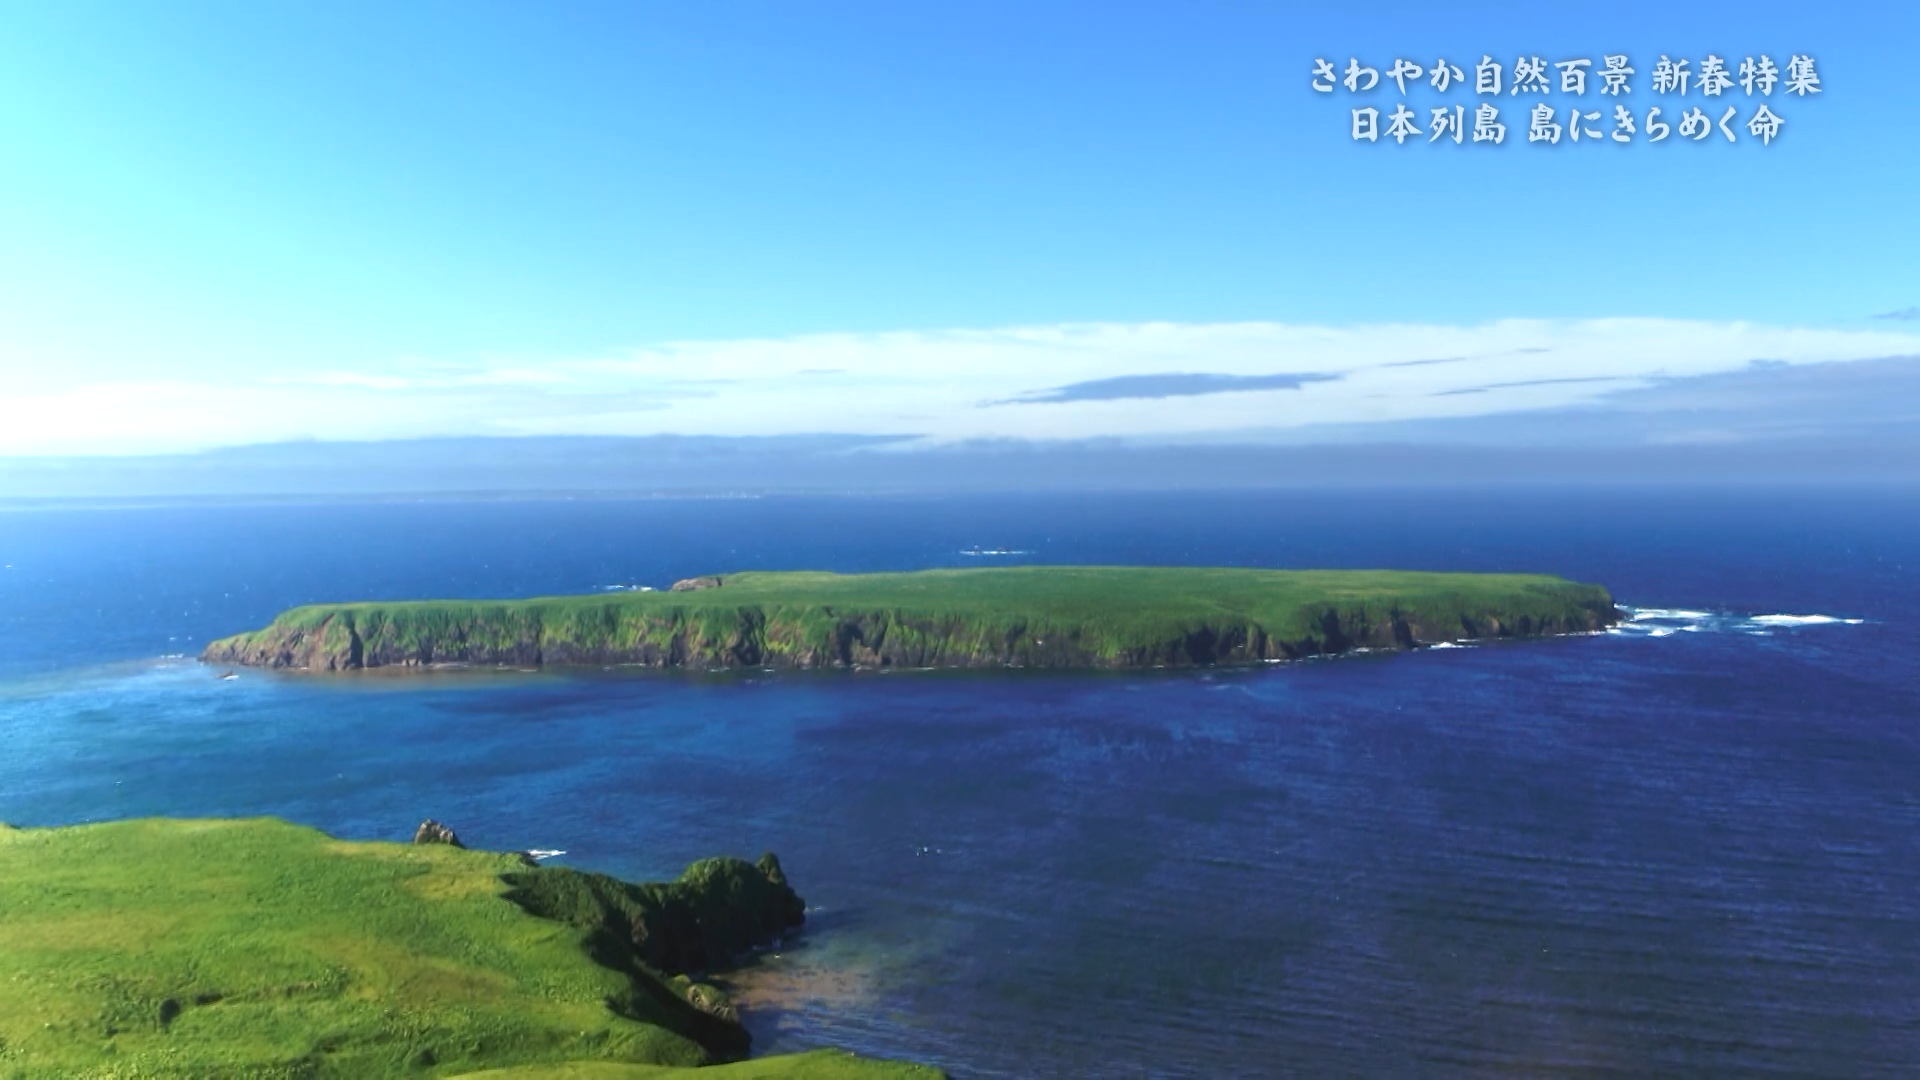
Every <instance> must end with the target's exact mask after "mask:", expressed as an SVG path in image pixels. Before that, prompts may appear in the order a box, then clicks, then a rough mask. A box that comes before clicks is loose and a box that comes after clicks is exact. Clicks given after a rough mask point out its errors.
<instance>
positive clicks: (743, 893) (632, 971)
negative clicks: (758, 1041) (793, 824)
mask: <svg viewBox="0 0 1920 1080" xmlns="http://www.w3.org/2000/svg"><path fill="white" fill-rule="evenodd" d="M505 881H506V884H507V885H508V890H507V893H506V898H507V899H508V900H511V901H512V902H514V903H515V904H518V905H519V906H520V907H521V908H523V909H525V910H526V911H527V912H528V913H529V914H532V915H536V916H539V917H540V918H544V919H552V920H555V921H557V922H561V923H565V924H567V925H569V926H572V927H574V928H575V929H578V930H580V931H583V932H584V934H585V945H586V949H587V953H588V955H589V956H591V957H592V958H593V960H594V962H595V963H597V964H600V965H601V966H602V967H606V968H610V969H612V970H614V971H617V972H620V973H621V974H623V975H625V976H627V979H628V990H627V992H626V993H625V994H623V995H621V996H619V997H618V998H616V999H614V1000H611V1001H609V1002H608V1005H609V1006H610V1007H612V1008H613V1009H614V1010H615V1011H617V1012H620V1013H622V1014H624V1015H627V1016H630V1017H632V1018H634V1019H641V1020H645V1021H647V1022H650V1023H657V1024H662V1025H663V1026H667V1027H670V1028H671V1029H672V1030H675V1031H678V1032H679V1033H680V1034H682V1035H685V1036H687V1037H688V1038H691V1039H693V1040H694V1041H696V1042H698V1043H700V1044H701V1045H702V1046H704V1047H706V1048H707V1050H708V1051H709V1052H711V1053H713V1054H714V1055H715V1056H716V1057H717V1058H718V1059H720V1060H723V1061H724V1060H731V1059H735V1058H739V1057H743V1056H745V1054H746V1051H747V1047H748V1038H747V1032H746V1029H745V1028H742V1027H741V1026H740V1024H739V1016H738V1014H737V1013H736V1012H735V1011H734V1009H733V1007H732V1005H731V1004H730V1003H729V1002H728V1001H727V999H726V995H725V994H723V993H721V992H720V991H718V990H716V989H714V988H713V987H710V986H706V985H703V984H701V983H698V982H695V981H693V979H692V978H691V976H693V975H697V974H699V973H701V972H705V971H709V970H713V969H716V968H721V967H725V966H727V965H728V964H730V963H732V962H733V961H735V960H738V959H739V958H740V957H741V956H743V955H744V954H746V953H747V952H749V951H750V950H753V949H756V948H759V947H762V946H766V945H771V944H774V943H776V942H778V941H779V940H780V939H781V938H782V937H783V936H785V935H786V934H788V933H790V932H792V931H794V930H796V929H798V928H799V927H800V926H801V925H802V924H803V923H805V922H806V904H805V902H804V901H802V900H801V899H800V896H799V894H798V893H795V892H794V891H793V887H792V886H791V885H789V884H788V883H787V877H786V874H785V873H784V872H783V871H782V870H781V868H780V861H779V860H778V859H777V858H775V857H774V856H773V854H772V853H771V852H769V853H767V854H765V855H762V856H761V857H760V859H759V861H758V862H752V863H750V862H747V861H745V860H743V859H728V858H719V859H702V860H701V861H699V862H697V863H694V864H693V865H692V866H689V867H688V868H687V870H686V872H685V873H684V874H682V875H681V876H680V879H679V880H678V881H672V882H664V883H656V884H632V883H629V882H625V881H621V880H619V879H617V878H612V877H608V876H607V875H605V874H595V873H588V872H584V871H579V870H571V869H566V868H561V867H542V868H538V869H530V870H527V871H525V872H521V873H511V874H507V875H505Z"/></svg>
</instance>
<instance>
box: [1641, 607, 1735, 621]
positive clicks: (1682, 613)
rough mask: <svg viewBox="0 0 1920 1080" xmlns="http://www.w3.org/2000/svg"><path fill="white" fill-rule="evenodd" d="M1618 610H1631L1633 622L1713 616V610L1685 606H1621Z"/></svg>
mask: <svg viewBox="0 0 1920 1080" xmlns="http://www.w3.org/2000/svg"><path fill="white" fill-rule="evenodd" d="M1620 610H1622V611H1630V612H1632V613H1633V614H1632V615H1631V616H1630V619H1631V621H1633V622H1649V621H1655V620H1663V619H1666V620H1673V619H1708V618H1712V617H1713V612H1711V611H1689V610H1687V609H1686V608H1657V607H1656V608H1636V607H1622V608H1621V609H1620Z"/></svg>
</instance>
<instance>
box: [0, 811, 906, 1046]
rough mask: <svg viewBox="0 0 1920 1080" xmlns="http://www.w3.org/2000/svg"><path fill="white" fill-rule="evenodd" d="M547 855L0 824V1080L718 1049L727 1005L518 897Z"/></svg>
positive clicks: (188, 825) (319, 838) (296, 833)
mask: <svg viewBox="0 0 1920 1080" xmlns="http://www.w3.org/2000/svg"><path fill="white" fill-rule="evenodd" d="M696 865H697V866H698V865H699V864H696ZM544 873H546V871H541V870H529V869H528V868H527V867H526V866H525V865H524V864H523V863H522V862H521V861H520V860H519V859H518V858H517V857H515V856H507V855H498V854H492V853H487V852H477V851H465V850H460V849H456V848H451V847H445V846H413V845H403V844H383V843H346V842H341V841H336V840H333V839H331V838H329V837H327V836H326V835H325V834H322V833H320V832H317V831H315V830H312V829H306V828H301V827H298V826H294V825H289V824H287V823H285V822H281V821H277V820H272V819H250V820H235V821H225V820H221V821H176V820H140V821H122V822H114V823H109V824H101V825H84V826H72V827H67V828H59V829H26V830H20V829H9V828H6V827H4V826H0V1077H43V1076H78V1077H101V1078H107V1077H127V1078H132V1077H182V1078H184V1077H195V1078H220V1077H234V1078H239V1077H248V1078H255V1077H260V1078H274V1077H382V1076H452V1075H463V1074H470V1073H474V1072H479V1071H482V1070H485V1069H493V1068H502V1067H516V1068H517V1069H518V1071H512V1072H509V1073H506V1074H505V1075H509V1076H581V1077H589V1076H592V1077H598V1076H603V1075H604V1076H608V1077H614V1076H627V1075H632V1076H657V1075H662V1074H663V1073H667V1072H679V1071H681V1070H679V1069H677V1068H675V1069H664V1068H661V1067H666V1066H675V1067H678V1066H689V1065H697V1064H702V1063H705V1062H707V1061H709V1060H710V1059H711V1057H712V1055H711V1054H710V1052H709V1051H708V1050H707V1049H705V1048H703V1046H702V1044H701V1042H699V1041H696V1038H695V1037H689V1035H688V1034H685V1033H684V1032H692V1033H693V1034H694V1035H695V1036H698V1035H700V1034H701V1028H700V1025H701V1024H702V1023H706V1024H714V1023H718V1021H716V1020H714V1018H713V1017H711V1016H708V1015H706V1014H704V1013H701V1012H699V1011H698V1010H696V1009H694V1008H693V1007H692V1006H690V1005H687V1004H686V1003H685V1002H684V1001H683V1000H682V999H681V998H680V997H678V996H676V995H675V994H672V993H668V994H661V993H651V994H648V993H636V992H635V977H634V975H633V973H632V972H629V971H622V970H618V969H615V968H610V967H607V966H603V965H601V964H597V963H595V962H594V961H593V959H591V958H590V956H589V949H588V939H589V937H590V936H591V934H590V933H589V932H588V931H587V930H584V929H583V928H582V927H581V926H580V925H575V924H572V923H568V922H563V921H556V920H553V919H546V918H540V917H537V916H536V915H534V914H530V913H529V912H528V911H527V910H523V908H522V907H521V906H519V905H517V904H516V903H514V902H512V901H510V900H508V899H507V898H506V897H505V896H504V893H505V892H506V891H507V889H508V885H507V882H506V881H505V880H504V877H505V876H507V875H511V876H513V877H514V878H516V879H517V880H520V881H521V882H523V887H524V882H526V881H529V880H537V878H538V876H539V875H541V874H544ZM560 874H561V875H563V880H574V879H577V878H585V877H590V875H577V874H573V873H572V872H560ZM634 888H637V889H644V888H654V889H666V890H667V892H663V893H659V894H657V895H658V896H672V895H677V894H675V893H673V892H672V887H669V886H655V887H644V886H635V887H634ZM649 895H656V894H649ZM668 983H669V985H676V986H678V987H679V988H680V989H684V986H685V980H684V979H681V980H669V981H668ZM615 1007H617V1008H619V1009H620V1010H621V1011H619V1012H616V1011H615ZM622 1013H625V1015H622ZM593 1062H601V1063H609V1064H610V1066H611V1071H605V1072H601V1071H594V1070H593V1069H590V1068H588V1064H589V1063H593ZM743 1065H744V1067H728V1068H725V1069H722V1070H721V1071H719V1072H718V1073H717V1075H720V1076H728V1075H737V1076H751V1077H762V1076H764V1077H769V1078H772V1077H821V1078H827V1077H848V1078H865V1077H895V1076H901V1077H904V1076H927V1075H937V1074H933V1073H931V1072H925V1071H916V1070H913V1069H912V1068H910V1067H908V1066H902V1065H896V1064H893V1063H886V1062H872V1061H865V1060H862V1059H858V1058H853V1057H851V1056H847V1055H801V1056H797V1057H781V1058H767V1059H760V1060H754V1061H750V1062H746V1063H743ZM626 1066H650V1067H651V1068H648V1069H644V1070H639V1071H631V1072H628V1071H621V1070H622V1069H623V1068H624V1067H626ZM518 1067H524V1068H518ZM562 1067H564V1068H562ZM569 1069H570V1070H574V1071H567V1070H569Z"/></svg>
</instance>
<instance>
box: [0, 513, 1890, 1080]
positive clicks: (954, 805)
mask: <svg viewBox="0 0 1920 1080" xmlns="http://www.w3.org/2000/svg"><path fill="white" fill-rule="evenodd" d="M976 548H987V549H1003V550H1014V551H1021V552H1026V553H1028V554H1024V555H1018V556H998V557H986V556H966V555H962V554H960V553H961V552H962V551H964V550H968V549H976ZM986 562H999V563H1005V562H1050V563H1152V564H1225V565H1248V566H1277V567H1306V566H1324V567H1372V566H1392V567H1407V568H1421V569H1447V570H1531V571H1544V572H1551V573H1558V574H1563V575H1566V576H1568V577H1573V578H1577V579H1581V580H1590V581H1598V582H1602V583H1604V584H1606V585H1608V586H1609V587H1610V588H1612V589H1613V591H1614V593H1615V595H1616V597H1617V598H1618V599H1619V600H1620V601H1621V602H1622V603H1624V604H1628V605H1633V606H1635V607H1636V608H1639V609H1642V610H1643V617H1642V618H1641V619H1640V620H1639V621H1638V622H1637V623H1635V624H1634V628H1633V629H1632V630H1631V631H1630V632H1622V633H1616V634H1610V635H1602V636H1591V637H1579V638H1567V639H1558V640H1551V641H1539V642H1526V643H1517V644H1508V645H1489V646H1485V647H1478V648H1463V649H1444V650H1430V651H1423V652H1420V653H1417V654H1412V655H1399V656H1368V657H1359V658H1349V659H1340V660H1332V661H1315V662H1309V663H1301V664H1294V665H1279V666H1273V667H1266V668H1260V669H1257V670H1244V669H1242V670H1221V671H1213V672H1186V673H1165V672H1159V673H1152V672H1149V673H1136V674H1128V675H1078V674H1059V673H1045V674H1034V673H1028V674H1018V673H1004V674H1003V673H984V674H983V673H965V674H959V673H911V672H902V673H888V674H884V675H883V674H853V673H813V674H782V675H770V674H765V673H749V674H734V675H724V676H683V675H651V674H639V675H614V674H601V673H584V674H573V675H555V674H537V675H524V674H523V675H509V674H473V675H446V676H435V677H416V678H394V677H386V678H376V677H361V678H334V679H327V678H311V677H308V678H302V677H286V676H271V675H266V674H261V673H255V672H243V673H242V677H241V678H240V679H238V680H235V681H231V682H223V681H220V680H219V679H218V678H217V673H216V672H212V671H209V670H206V669H203V668H202V667H200V666H199V665H198V664H195V663H193V662H192V661H191V660H187V659H171V660H170V659H164V658H165V657H167V656H169V655H173V654H185V655H187V656H191V655H192V654H194V653H197V651H198V650H199V648H200V647H201V646H202V645H204V643H205V642H206V641H207V640H208V639H209V638H211V637H215V636H219V635H222V634H225V633H229V632H233V631H235V630H238V629H243V628H249V627H253V626H256V625H259V624H261V623H264V622H265V621H266V620H268V619H269V618H271V617H272V616H273V615H274V614H275V613H276V612H278V611H279V610H281V609H283V608H285V607H288V606H291V605H294V604H298V603H303V602H308V601H321V600H339V599H360V598H381V597H395V598H397V597H417V596H475V597H478V596H527V595H537V594H549V593H563V592H582V591H590V590H595V589H599V588H601V587H603V586H606V585H610V584H616V583H642V584H654V585H663V584H666V583H667V582H670V581H672V580H673V579H675V578H678V577H685V576H689V575H692V574H697V573H708V572H715V571H722V572H724V571H731V570H741V569H750V568H767V569H775V568H786V569H799V568H821V569H834V570H842V571H860V570H880V569H908V568H919V567H929V566H958V565H976V564H981V563H986ZM0 565H4V569H0V820H6V821H9V822H12V823H14V824H19V825H49V824H60V823H67V822H79V821H92V820H100V819H106V818H117V817H125V816H132V815H145V814H171V815H213V814H278V815H282V816H285V817H288V818H291V819H293V820H297V821H301V822H305V823H309V824H313V825H316V826H319V827H321V828H324V829H327V830H329V831H331V832H334V833H337V834H340V835H344V836H349V837H356V838H386V839H402V838H404V837H405V836H407V835H408V834H409V833H410V832H411V829H412V827H413V826H414V825H415V824H417V823H418V822H419V820H420V819H421V818H423V817H427V816H434V817H438V818H441V819H442V820H446V821H449V822H451V823H452V824H453V825H455V826H456V827H457V828H458V829H459V831H460V832H461V834H462V835H463V837H465V838H466V839H467V840H468V841H469V842H470V843H473V844H475V845H478V846H485V847H496V848H558V849H565V850H566V852H567V855H566V856H564V861H565V862H567V863H570V864H572V865H576V866H583V867H590V868H594V869H600V870H605V871H609V872H612V873H615V874H619V875H623V876H627V877H641V878H656V877H663V876H671V875H673V874H675V873H677V872H678V870H679V868H680V867H681V866H682V865H683V864H684V863H686V862H687V861H689V860H691V859H694V858H697V857H700V856H704V855H708V854H714V853H718V852H732V853H737V854H741V855H746V856H752V855H755V854H757V853H758V852H760V851H761V850H764V849H768V848H771V849H773V850H776V851H778V852H779V853H780V855H781V857H782V860H783V862H784V863H785V864H786V866H787V868H788V870H789V872H790V874H791V875H792V877H793V878H794V880H795V882H796V884H797V885H798V886H799V887H800V889H801V891H802V892H803V893H804V894H805V895H806V897H807V899H808V901H809V903H810V904H811V905H812V906H813V909H814V910H813V913H812V915H811V917H810V926H809V930H808V931H807V933H806V934H805V935H804V937H803V938H802V940H801V941H800V942H799V943H798V944H797V945H794V946H793V947H791V948H789V949H788V950H787V951H785V952H783V953H781V954H780V955H779V956H778V957H777V958H772V957H770V958H768V959H767V960H766V961H765V962H764V963H763V964H762V965H761V966H760V967H758V968H756V969H754V970H752V971H749V972H747V973H745V974H744V975H743V976H742V977H740V979H739V980H738V982H737V985H738V988H739V991H740V994H741V996H742V999H743V1000H744V1001H745V1002H746V1003H747V1005H748V1014H749V1018H750V1022H751V1025H752V1027H753V1029H754V1030H755V1032H756V1046H757V1049H759V1050H761V1051H768V1050H778V1049H793V1048H800V1047H806V1046H815V1045H823V1044H834V1045H843V1046H848V1047H852V1048H855V1049H859V1050H863V1051H868V1052H872V1053H879V1054H885V1055H890V1056H901V1057H911V1058H916V1059H920V1060H925V1061H933V1062H937V1063H939V1064H942V1065H944V1066H947V1067H948V1068H949V1069H951V1070H952V1072H953V1074H954V1075H955V1076H957V1077H983V1076H1181V1075H1206V1076H1264V1075H1303V1076H1323V1075H1404V1076H1447V1075H1460V1076H1484V1075H1513V1076H1540V1075H1583V1076H1584V1075H1596V1076H1597V1075H1609V1076H1648V1075H1700V1074H1720V1075H1742V1076H1789V1075H1807V1076H1812V1075H1821V1076H1867V1075H1884V1076H1910V1075H1914V1074H1916V1073H1917V1072H1920V619H1916V613H1920V496H1917V495H1916V493H1915V492H1913V491H1911V490H1908V491H1896V490H1877V491H1857V492H1851V493H1839V494H1827V495H1818V494H1811V493H1805V492H1800V493H1788V492H1745V493H1702V492H1671V493H1649V492H1626V491H1618V492H1591V491H1589V492H1574V493H1552V492H1506V493H1479V494H1474V493H1462V492H1451V493H1431V492H1429V493H1422V494H1413V493H1404V492H1401V493H1396V492H1373V493H1366V494H1345V495H1329V494H1284V493H1270V492H1269V493H1258V494H1242V495H1205V496H1178V495H1165V496H1117V495H1116V496H1071V497H1069V496H1046V497H1019V498H1014V497H996V498H986V497H978V498H949V499H826V498H817V499H797V498H796V499H759V500H651V501H578V502H559V501H556V502H529V503H509V502H494V503H465V504H462V503H406V504H400V503H389V504H373V505H346V504H337V505H305V506H260V507H226V508H213V507H198V508H170V509H111V510H100V509H93V510H33V511H21V512H0ZM1653 609H1660V610H1661V611H1663V612H1664V614H1660V615H1646V614H1644V613H1645V612H1648V611H1651V610H1653ZM1782 615H1796V616H1812V615H1822V616H1829V617H1832V618H1834V619H1839V620H1859V621H1857V622H1855V621H1834V622H1818V623H1810V624H1809V623H1803V624H1790V623H1787V622H1785V621H1784V620H1780V619H1769V618H1758V619H1756V617H1766V616H1782Z"/></svg>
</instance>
